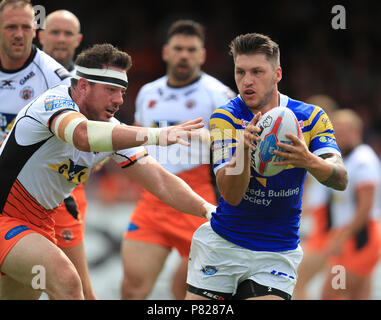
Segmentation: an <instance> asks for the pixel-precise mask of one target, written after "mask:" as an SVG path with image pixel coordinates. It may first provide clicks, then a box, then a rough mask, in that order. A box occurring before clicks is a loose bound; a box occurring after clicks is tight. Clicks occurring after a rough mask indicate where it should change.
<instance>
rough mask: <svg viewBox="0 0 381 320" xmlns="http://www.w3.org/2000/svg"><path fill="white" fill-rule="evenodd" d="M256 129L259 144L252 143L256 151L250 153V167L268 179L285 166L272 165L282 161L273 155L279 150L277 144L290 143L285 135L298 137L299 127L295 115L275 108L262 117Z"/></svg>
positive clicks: (281, 108) (289, 111) (283, 108)
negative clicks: (258, 131) (258, 130)
mask: <svg viewBox="0 0 381 320" xmlns="http://www.w3.org/2000/svg"><path fill="white" fill-rule="evenodd" d="M256 126H257V127H259V128H260V129H261V133H260V134H259V137H260V138H261V140H260V141H259V142H254V141H253V142H252V143H253V144H254V145H255V146H256V150H255V151H252V150H251V152H250V158H251V166H252V167H253V168H254V170H255V171H256V172H257V173H259V174H260V175H262V176H265V177H270V176H274V175H276V174H278V173H280V172H282V171H283V170H284V169H285V168H286V166H287V165H284V166H275V165H274V164H273V163H274V162H276V161H282V160H283V158H280V157H278V156H276V155H275V154H274V150H281V149H280V148H279V147H278V146H277V145H276V144H277V142H283V143H290V142H291V141H290V140H289V139H288V138H287V137H286V133H292V134H294V135H296V136H299V132H300V127H299V123H298V120H297V118H296V116H295V114H294V113H293V112H292V111H291V110H290V109H289V108H286V107H276V108H273V109H271V110H270V111H268V112H266V113H265V114H264V115H262V116H261V117H260V118H259V120H258V122H257V125H256Z"/></svg>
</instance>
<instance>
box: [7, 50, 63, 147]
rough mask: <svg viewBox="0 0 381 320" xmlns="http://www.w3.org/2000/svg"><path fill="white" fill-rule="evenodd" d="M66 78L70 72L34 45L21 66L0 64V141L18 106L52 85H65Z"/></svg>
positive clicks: (8, 129)
mask: <svg viewBox="0 0 381 320" xmlns="http://www.w3.org/2000/svg"><path fill="white" fill-rule="evenodd" d="M69 79H70V74H69V73H68V71H67V70H66V69H65V68H64V67H63V66H62V65H61V64H59V63H58V62H57V61H56V60H54V59H53V58H52V57H51V56H49V55H48V54H46V53H45V52H43V51H41V50H40V49H38V48H36V47H35V46H33V48H32V52H31V55H30V56H29V58H28V60H27V61H26V62H25V64H24V65H23V66H22V68H20V69H18V70H5V69H4V68H2V67H0V141H1V137H2V134H4V133H8V132H9V131H10V129H11V128H12V125H13V123H14V119H15V118H16V115H17V113H18V112H19V111H20V110H21V108H23V107H24V106H25V105H26V104H28V103H29V102H31V101H32V100H33V99H35V98H36V97H38V96H39V95H40V94H42V93H43V92H44V91H46V90H48V89H49V88H51V87H53V86H56V85H58V84H67V85H69V84H70V81H69Z"/></svg>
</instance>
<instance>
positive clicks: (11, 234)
mask: <svg viewBox="0 0 381 320" xmlns="http://www.w3.org/2000/svg"><path fill="white" fill-rule="evenodd" d="M29 229H30V228H28V227H27V226H23V225H20V226H17V227H14V228H12V229H11V230H9V231H8V232H7V233H6V235H5V237H4V238H5V240H10V239H12V238H14V237H16V236H17V235H18V234H20V233H21V232H24V231H26V230H29Z"/></svg>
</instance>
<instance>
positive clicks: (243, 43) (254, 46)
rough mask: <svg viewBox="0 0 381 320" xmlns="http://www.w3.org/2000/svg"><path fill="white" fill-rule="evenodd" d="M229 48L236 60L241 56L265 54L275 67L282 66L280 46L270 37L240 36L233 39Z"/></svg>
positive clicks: (257, 35)
mask: <svg viewBox="0 0 381 320" xmlns="http://www.w3.org/2000/svg"><path fill="white" fill-rule="evenodd" d="M229 47H230V54H231V55H232V56H233V59H234V60H235V59H236V57H237V55H240V54H255V53H263V54H265V55H266V57H267V60H269V61H270V62H272V63H273V65H275V66H276V67H279V66H280V50H279V45H278V44H277V43H276V42H274V41H273V40H271V38H270V37H269V36H266V35H263V34H260V33H247V34H243V35H239V36H237V37H235V38H234V39H233V41H232V42H231V43H230V46H229Z"/></svg>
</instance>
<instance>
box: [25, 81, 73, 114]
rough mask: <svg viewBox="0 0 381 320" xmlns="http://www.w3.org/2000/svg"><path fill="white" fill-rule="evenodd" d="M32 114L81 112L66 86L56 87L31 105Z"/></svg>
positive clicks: (29, 109)
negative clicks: (65, 110) (65, 111)
mask: <svg viewBox="0 0 381 320" xmlns="http://www.w3.org/2000/svg"><path fill="white" fill-rule="evenodd" d="M29 106H30V108H28V111H30V112H52V111H54V112H55V111H58V110H59V109H70V110H73V111H79V107H78V106H77V104H76V103H75V102H74V101H73V100H72V99H71V97H70V95H69V92H68V87H67V86H65V85H57V86H54V87H52V88H50V89H48V90H47V91H45V92H44V93H43V94H41V95H40V96H39V97H38V98H36V99H35V100H34V101H33V102H31V103H30V104H29Z"/></svg>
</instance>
